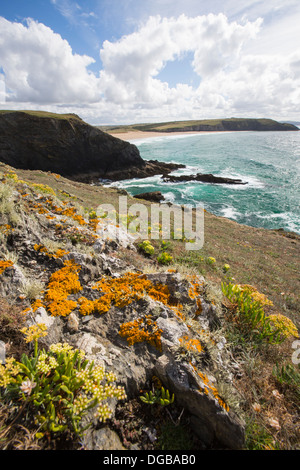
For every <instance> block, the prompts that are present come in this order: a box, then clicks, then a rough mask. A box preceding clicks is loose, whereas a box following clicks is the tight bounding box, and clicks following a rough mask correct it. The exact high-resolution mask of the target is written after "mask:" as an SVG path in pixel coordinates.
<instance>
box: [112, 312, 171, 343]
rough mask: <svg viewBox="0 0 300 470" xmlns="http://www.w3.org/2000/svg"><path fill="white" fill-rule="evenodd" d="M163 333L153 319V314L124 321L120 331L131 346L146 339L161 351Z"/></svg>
mask: <svg viewBox="0 0 300 470" xmlns="http://www.w3.org/2000/svg"><path fill="white" fill-rule="evenodd" d="M161 333H162V330H160V329H159V328H158V326H157V323H156V322H155V321H154V320H152V318H151V315H145V316H144V317H142V318H138V319H137V320H134V321H131V322H128V323H123V325H121V326H120V331H119V334H120V336H122V338H126V339H127V342H128V344H129V346H132V345H133V344H135V343H141V342H143V341H146V342H147V343H148V344H151V345H152V346H154V347H155V348H156V349H158V350H159V351H161Z"/></svg>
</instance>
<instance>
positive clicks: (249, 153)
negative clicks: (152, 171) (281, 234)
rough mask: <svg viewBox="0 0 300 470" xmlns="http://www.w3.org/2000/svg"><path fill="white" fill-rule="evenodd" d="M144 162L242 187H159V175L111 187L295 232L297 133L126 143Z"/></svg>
mask: <svg viewBox="0 0 300 470" xmlns="http://www.w3.org/2000/svg"><path fill="white" fill-rule="evenodd" d="M132 143H134V144H135V145H136V146H137V147H138V149H139V150H140V154H141V156H142V158H144V159H145V160H159V161H163V162H175V163H183V164H185V165H186V168H185V169H184V170H179V171H176V172H174V174H182V173H186V174H195V173H212V174H214V175H219V176H224V177H229V178H240V179H241V180H242V181H244V182H247V184H246V185H220V184H207V183H199V182H188V183H186V182H185V183H165V182H163V181H162V179H161V177H160V176H156V177H151V178H146V179H142V180H126V181H122V182H118V183H113V184H112V185H113V186H118V187H123V188H125V189H126V190H127V191H128V192H129V193H130V194H132V195H135V194H138V193H142V192H148V191H161V192H162V193H163V194H164V196H165V197H166V199H167V200H168V201H170V202H174V203H179V204H188V205H191V206H196V205H197V204H202V205H203V207H204V208H205V209H206V210H207V211H209V212H212V213H213V214H215V215H218V216H223V217H227V218H229V219H232V220H235V221H237V222H238V223H241V224H245V225H250V226H253V227H264V228H268V229H278V228H283V229H285V230H288V231H294V232H297V233H300V208H299V202H300V131H299V132H224V133H202V134H195V135H191V134H190V135H182V136H175V135H174V136H172V135H168V136H162V137H155V138H147V139H144V140H135V141H132Z"/></svg>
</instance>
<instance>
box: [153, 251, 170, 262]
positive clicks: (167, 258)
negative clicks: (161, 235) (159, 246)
mask: <svg viewBox="0 0 300 470" xmlns="http://www.w3.org/2000/svg"><path fill="white" fill-rule="evenodd" d="M157 261H158V263H159V264H171V263H172V262H173V256H172V255H170V254H169V253H166V252H165V251H163V252H162V253H161V254H160V255H159V256H158V257H157Z"/></svg>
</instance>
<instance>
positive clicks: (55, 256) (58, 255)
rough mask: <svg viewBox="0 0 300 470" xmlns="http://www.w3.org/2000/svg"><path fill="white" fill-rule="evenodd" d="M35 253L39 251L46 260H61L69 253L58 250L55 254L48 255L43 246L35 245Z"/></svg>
mask: <svg viewBox="0 0 300 470" xmlns="http://www.w3.org/2000/svg"><path fill="white" fill-rule="evenodd" d="M33 248H34V249H35V251H39V252H40V253H44V254H45V255H46V256H48V258H55V259H57V258H62V257H63V256H64V255H67V254H68V253H70V252H69V251H66V250H63V249H62V248H59V249H58V250H56V252H55V253H49V252H48V249H47V248H46V247H45V246H44V245H37V244H35V245H34V247H33Z"/></svg>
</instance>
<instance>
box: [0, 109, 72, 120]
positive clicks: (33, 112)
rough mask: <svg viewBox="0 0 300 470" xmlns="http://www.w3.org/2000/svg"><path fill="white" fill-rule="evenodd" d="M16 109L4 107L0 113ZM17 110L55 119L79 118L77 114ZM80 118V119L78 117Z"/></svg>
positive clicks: (12, 111) (11, 111)
mask: <svg viewBox="0 0 300 470" xmlns="http://www.w3.org/2000/svg"><path fill="white" fill-rule="evenodd" d="M15 112H16V111H14V110H6V109H0V114H7V113H15ZM18 112H20V113H26V114H30V115H31V116H37V117H42V118H43V117H45V118H55V119H71V118H72V119H80V117H79V116H77V114H72V113H70V114H57V113H49V112H47V111H30V110H29V111H27V110H19V111H18ZM80 120H81V119H80Z"/></svg>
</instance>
